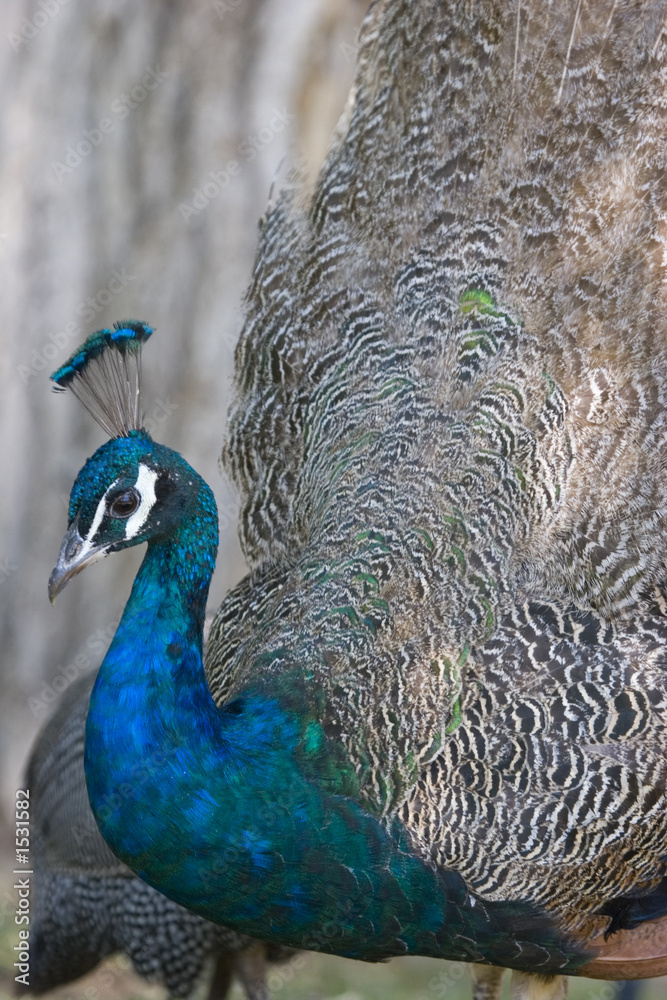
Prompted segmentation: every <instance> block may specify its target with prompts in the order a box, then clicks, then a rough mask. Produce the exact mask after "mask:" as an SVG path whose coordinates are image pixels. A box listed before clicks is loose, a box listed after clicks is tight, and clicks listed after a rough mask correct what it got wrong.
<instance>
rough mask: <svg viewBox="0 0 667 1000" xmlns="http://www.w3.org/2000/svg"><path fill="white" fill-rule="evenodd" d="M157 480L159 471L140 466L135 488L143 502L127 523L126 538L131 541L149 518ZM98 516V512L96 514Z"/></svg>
mask: <svg viewBox="0 0 667 1000" xmlns="http://www.w3.org/2000/svg"><path fill="white" fill-rule="evenodd" d="M156 482H157V472H155V471H154V470H153V469H149V468H148V466H147V465H140V466H139V475H138V476H137V481H136V483H135V484H134V488H135V490H136V491H137V493H138V494H139V496H140V497H141V503H140V504H139V506H138V507H137V509H136V510H135V512H134V514H132V516H131V517H128V519H127V524H126V525H125V540H126V541H127V542H129V540H130V539H131V538H135V537H136V536H137V535H138V534H139V532H140V531H141V529H142V528H143V526H144V524H145V523H146V521H147V519H148V515H149V514H150V512H151V510H152V508H153V504H154V503H155V499H156V498H155V483H156ZM95 516H97V514H96V515H95Z"/></svg>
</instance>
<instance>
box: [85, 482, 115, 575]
mask: <svg viewBox="0 0 667 1000" xmlns="http://www.w3.org/2000/svg"><path fill="white" fill-rule="evenodd" d="M115 485H116V484H115V483H114V486H115ZM110 489H113V486H110V487H109V490H110ZM109 490H107V493H108V492H109ZM107 493H105V494H104V496H103V497H102V499H101V500H100V502H99V503H98V505H97V510H96V511H95V517H94V518H93V523H92V524H91V526H90V528H89V530H88V534H87V535H86V537H85V538H84V540H83V544H82V546H81V549H80V551H79V553H78V554H77V558H78V559H85V557H86V555H87V554H88V553H89V552H90V550H91V549H92V548H94V545H93V542H94V540H95V535H96V534H97V529H98V528H99V526H100V524H101V523H102V518H103V517H104V512H105V510H106V506H107ZM100 558H102V557H101V556H100Z"/></svg>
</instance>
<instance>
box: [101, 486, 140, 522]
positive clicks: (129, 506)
mask: <svg viewBox="0 0 667 1000" xmlns="http://www.w3.org/2000/svg"><path fill="white" fill-rule="evenodd" d="M140 503H141V497H140V496H139V494H138V493H137V491H136V490H134V489H129V490H123V492H122V493H119V494H118V496H117V497H115V498H114V499H113V500H112V501H111V503H110V504H109V513H110V514H111V516H112V517H130V515H131V514H134V512H135V510H136V509H137V507H138V506H139V504H140Z"/></svg>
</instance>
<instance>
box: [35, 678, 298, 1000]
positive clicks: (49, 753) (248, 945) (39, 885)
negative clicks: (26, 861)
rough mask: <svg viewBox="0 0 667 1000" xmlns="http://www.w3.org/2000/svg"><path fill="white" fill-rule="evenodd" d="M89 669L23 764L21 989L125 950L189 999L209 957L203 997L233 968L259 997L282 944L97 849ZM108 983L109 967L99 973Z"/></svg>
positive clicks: (219, 987) (53, 983)
mask: <svg viewBox="0 0 667 1000" xmlns="http://www.w3.org/2000/svg"><path fill="white" fill-rule="evenodd" d="M95 677H96V674H95V672H92V673H89V674H84V675H82V676H81V677H79V678H78V679H77V680H75V681H74V682H73V683H72V684H71V685H70V686H69V688H68V689H67V690H66V692H65V694H64V695H63V698H62V700H61V702H60V703H59V705H58V708H57V710H56V712H55V713H54V714H53V716H52V717H51V718H50V719H49V720H48V722H47V723H46V725H45V726H44V727H43V728H42V729H41V731H40V733H39V735H38V737H37V740H36V742H35V746H34V748H33V751H32V753H31V756H30V760H29V762H28V767H27V771H26V784H27V787H28V788H29V789H30V803H31V829H32V841H33V850H32V858H33V867H34V875H33V877H32V913H31V921H30V926H31V936H32V940H33V947H32V958H31V961H30V991H31V992H33V993H44V992H46V991H49V990H52V989H54V988H55V987H57V986H60V985H62V984H65V983H68V982H70V981H72V980H74V979H78V978H79V977H80V976H83V975H86V974H87V973H89V972H91V971H92V970H93V969H94V968H95V967H96V966H97V965H98V964H99V962H100V961H102V959H104V958H106V957H107V956H109V955H112V954H114V953H115V952H124V953H125V954H126V955H127V956H128V957H129V958H130V959H131V960H132V964H133V966H134V969H135V971H136V972H138V973H139V975H142V976H144V977H146V978H151V979H158V980H159V981H160V982H161V983H163V984H164V986H166V988H167V990H168V992H169V996H170V997H172V998H176V997H189V996H191V995H192V993H193V992H194V990H195V988H196V987H197V985H198V983H199V981H200V980H201V978H202V974H203V971H204V966H205V963H206V961H207V959H209V958H215V969H214V972H213V977H212V979H211V984H210V989H209V994H208V996H209V1000H224V997H226V996H227V994H228V991H229V987H230V985H231V982H232V979H233V977H234V975H236V976H237V977H238V978H239V979H240V981H241V982H242V983H243V986H244V988H245V991H246V994H247V996H248V1000H267V998H268V996H269V994H268V992H267V987H266V958H267V957H268V958H269V959H271V960H284V959H285V958H287V957H288V956H289V953H288V952H285V950H284V949H283V950H282V952H280V950H279V949H276V948H273V947H269V948H268V949H266V952H267V954H266V955H265V946H264V945H263V944H262V943H261V942H257V941H252V940H251V939H249V938H247V937H245V936H243V935H240V934H237V933H236V932H235V931H232V930H230V929H229V928H227V927H220V926H219V925H215V924H211V923H208V922H207V921H206V920H203V919H202V918H201V917H198V916H196V914H194V913H189V912H188V911H187V910H184V909H183V908H182V907H180V906H178V905H177V904H176V903H174V902H172V901H171V900H169V899H167V898H166V897H165V896H163V895H161V893H159V892H156V891H155V889H152V888H151V887H150V886H148V885H146V883H145V882H142V881H141V879H138V878H136V876H133V874H132V872H130V871H129V870H128V869H127V868H126V867H125V865H123V864H122V863H121V862H119V861H118V859H117V858H115V857H114V855H113V854H112V853H111V851H110V850H109V848H108V847H107V846H106V844H105V843H104V841H103V840H102V837H101V836H100V833H99V831H98V829H97V826H96V824H95V820H94V818H93V814H92V812H91V810H90V806H89V804H88V795H87V792H86V783H85V776H84V770H83V747H84V733H85V725H86V715H87V712H88V702H89V700H90V692H91V690H92V687H93V684H94V682H95ZM101 977H102V978H101V980H100V982H101V984H102V985H103V986H107V985H109V984H110V983H111V982H112V981H113V979H114V974H113V972H112V971H111V970H105V971H103V972H102V973H101Z"/></svg>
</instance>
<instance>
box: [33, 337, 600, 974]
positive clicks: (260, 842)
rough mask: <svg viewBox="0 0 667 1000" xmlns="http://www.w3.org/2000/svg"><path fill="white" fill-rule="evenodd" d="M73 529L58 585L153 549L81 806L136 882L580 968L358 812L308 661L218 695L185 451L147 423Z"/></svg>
mask: <svg viewBox="0 0 667 1000" xmlns="http://www.w3.org/2000/svg"><path fill="white" fill-rule="evenodd" d="M105 349H112V348H111V346H110V345H108V347H107V348H105ZM69 518H70V527H69V530H68V535H67V536H66V539H65V542H64V544H63V549H62V551H61V558H60V560H59V563H58V566H57V567H56V570H55V571H54V575H53V577H52V580H51V590H52V593H53V594H55V593H57V591H58V590H59V589H60V588H61V586H63V585H64V582H66V580H67V579H69V577H70V576H71V575H72V574H73V573H74V572H77V571H78V569H80V568H82V567H83V565H86V564H87V562H89V561H91V560H92V559H94V558H99V557H100V556H101V555H105V554H107V553H108V552H110V551H115V550H117V549H121V548H125V547H127V546H129V545H135V544H138V543H139V542H142V541H147V542H148V549H147V552H146V555H145V558H144V561H143V563H142V565H141V568H140V570H139V572H138V574H137V577H136V579H135V582H134V586H133V588H132V593H131V595H130V598H129V600H128V602H127V605H126V607H125V611H124V613H123V617H122V619H121V622H120V624H119V626H118V630H117V632H116V635H115V636H114V639H113V642H112V644H111V646H110V648H109V651H108V653H107V655H106V657H105V659H104V661H103V663H102V666H101V668H100V672H99V675H98V679H97V682H96V684H95V687H94V689H93V693H92V697H91V704H90V711H89V713H88V722H87V728H86V758H85V767H86V779H87V783H88V791H89V796H90V801H91V806H92V808H93V812H94V814H95V816H96V819H97V822H98V824H99V826H100V829H101V831H102V833H103V835H104V837H105V839H106V840H107V842H108V844H109V845H110V846H111V848H112V850H113V851H114V852H115V853H116V854H117V855H118V856H119V857H120V858H121V859H122V860H123V861H124V862H125V863H126V864H127V865H128V866H129V867H130V868H131V869H132V870H133V871H135V872H137V873H138V874H139V875H141V877H142V878H144V879H145V880H146V881H147V882H149V883H150V884H151V885H154V886H155V887H156V888H159V889H160V890H161V891H162V892H164V893H165V894H167V895H168V896H170V897H171V898H173V899H174V900H176V901H178V902H180V903H181V904H183V905H185V906H187V907H189V908H191V909H192V910H195V911H196V912H197V913H199V914H201V915H202V916H206V917H208V918H209V919H211V920H214V921H217V922H219V923H224V924H228V925H229V926H232V927H234V928H237V929H238V930H241V931H246V932H248V933H250V934H252V935H253V936H263V937H267V938H268V939H270V940H272V941H275V942H280V943H285V944H289V945H292V946H296V947H311V948H317V949H318V950H322V951H330V952H334V953H336V954H340V955H348V956H351V957H356V958H364V959H367V960H378V959H382V958H386V957H389V956H391V955H396V954H405V953H408V954H410V953H411V954H427V955H440V956H443V957H444V956H449V957H452V958H463V959H468V960H472V959H478V958H485V959H486V960H487V961H489V960H495V961H498V962H500V961H503V962H508V961H512V962H513V963H514V964H516V965H517V966H521V967H526V968H535V967H540V968H543V969H545V970H548V969H558V970H562V969H563V968H569V967H573V966H574V965H576V964H577V963H578V962H580V961H581V960H582V958H583V955H582V954H581V953H579V952H578V951H576V950H575V951H573V949H572V948H571V947H570V946H569V945H568V943H567V942H566V941H565V940H564V939H563V938H562V937H561V935H560V934H559V933H558V932H557V931H556V930H554V929H553V928H552V926H551V922H550V920H549V918H547V917H546V916H545V915H544V914H541V915H540V914H537V913H533V912H532V910H531V908H530V907H526V906H523V905H521V906H517V905H515V904H512V903H509V904H505V903H502V904H483V903H482V901H481V900H479V899H475V898H474V897H472V896H471V895H470V894H469V892H468V891H467V889H466V887H465V884H464V882H463V880H462V879H461V877H460V876H459V875H457V874H455V873H453V872H443V871H438V870H437V869H436V868H435V867H432V866H430V865H429V864H427V863H426V862H425V861H424V860H422V859H420V858H418V857H417V856H416V855H415V853H414V851H413V850H412V849H411V847H410V844H409V841H408V837H407V836H406V834H405V831H404V830H403V829H402V827H401V825H400V823H398V822H393V823H391V824H390V825H389V826H383V825H382V823H381V822H380V821H379V819H378V818H376V817H374V816H373V815H371V814H370V813H369V812H368V811H367V810H366V809H365V808H363V806H362V805H361V804H360V803H359V801H358V787H357V784H358V782H357V778H356V775H355V773H354V770H353V769H351V768H350V767H349V764H346V762H345V760H344V758H343V757H342V755H340V754H339V753H338V750H337V746H336V743H335V742H334V741H331V740H329V739H327V737H326V735H325V733H324V731H323V729H322V726H321V724H320V721H319V719H318V718H317V714H316V713H315V712H314V711H313V703H312V700H311V699H309V698H308V697H307V696H306V695H305V691H304V687H303V678H302V676H301V670H300V665H299V664H296V663H295V664H294V669H293V670H290V669H286V670H285V672H284V674H283V677H282V680H281V682H280V683H277V684H276V683H275V681H274V682H272V684H271V686H270V687H267V686H266V685H265V683H264V676H265V672H264V667H265V664H264V661H263V660H262V658H261V657H260V658H259V659H258V661H257V663H256V670H255V683H254V684H253V685H251V686H249V687H248V688H247V689H246V690H245V691H244V693H243V695H242V696H241V697H238V698H236V699H234V700H233V701H231V702H230V703H228V704H226V705H224V706H222V707H218V706H217V705H216V704H215V702H214V701H213V698H212V696H211V693H210V691H209V687H208V685H207V682H206V676H205V673H204V665H203V659H202V632H203V625H204V611H205V605H206V598H207V594H208V588H209V583H210V579H211V575H212V572H213V568H214V564H215V555H216V550H217V544H218V525H217V511H216V506H215V500H214V497H213V494H212V492H211V490H210V489H209V487H208V486H207V484H206V483H205V482H204V481H203V480H202V479H201V478H200V477H199V476H198V475H197V473H196V472H195V471H194V470H193V469H192V468H191V467H190V466H189V465H188V464H187V463H186V462H185V461H184V459H183V458H181V456H180V455H178V454H177V453H176V452H174V451H172V450H171V449H169V448H166V447H164V446H162V445H159V444H156V443H155V442H154V441H153V440H152V439H151V438H150V436H149V435H148V434H147V433H146V432H145V431H143V430H133V431H131V432H129V434H128V435H126V436H124V437H118V438H115V439H114V440H111V441H109V442H107V443H106V444H105V445H103V446H102V447H101V448H100V449H99V450H98V451H97V452H96V453H95V454H94V455H93V456H92V458H90V459H89V460H88V461H87V462H86V464H85V466H84V467H83V469H82V470H81V472H80V473H79V476H78V477H77V480H76V482H75V484H74V487H73V489H72V495H71V502H70V511H69ZM273 655H276V654H275V653H274V654H273Z"/></svg>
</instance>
